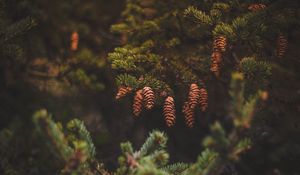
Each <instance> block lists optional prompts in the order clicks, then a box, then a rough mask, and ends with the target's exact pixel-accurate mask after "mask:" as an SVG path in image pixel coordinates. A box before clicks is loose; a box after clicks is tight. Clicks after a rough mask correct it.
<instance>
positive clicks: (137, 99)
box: [132, 90, 143, 117]
mask: <svg viewBox="0 0 300 175" xmlns="http://www.w3.org/2000/svg"><path fill="white" fill-rule="evenodd" d="M132 108H133V115H134V116H136V117H138V116H139V115H140V114H141V112H142V109H143V95H142V90H138V91H137V92H136V94H135V96H134V99H133V105H132Z"/></svg>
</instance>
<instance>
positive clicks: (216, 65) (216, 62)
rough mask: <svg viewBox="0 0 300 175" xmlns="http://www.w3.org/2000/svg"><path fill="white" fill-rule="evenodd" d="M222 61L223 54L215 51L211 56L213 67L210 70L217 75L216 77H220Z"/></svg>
mask: <svg viewBox="0 0 300 175" xmlns="http://www.w3.org/2000/svg"><path fill="white" fill-rule="evenodd" d="M221 61H222V54H221V52H218V51H214V52H213V53H212V55H211V67H210V70H211V71H212V72H213V73H214V74H215V75H216V77H219V76H220V64H221Z"/></svg>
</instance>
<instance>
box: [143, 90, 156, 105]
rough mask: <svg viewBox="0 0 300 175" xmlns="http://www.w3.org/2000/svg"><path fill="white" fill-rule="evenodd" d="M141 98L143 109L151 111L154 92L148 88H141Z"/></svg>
mask: <svg viewBox="0 0 300 175" xmlns="http://www.w3.org/2000/svg"><path fill="white" fill-rule="evenodd" d="M143 98H144V101H145V107H146V109H152V108H153V106H154V99H155V96H154V92H153V90H152V89H151V88H150V87H144V88H143Z"/></svg>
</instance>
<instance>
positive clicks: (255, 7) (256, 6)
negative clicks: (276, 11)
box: [248, 4, 266, 12]
mask: <svg viewBox="0 0 300 175" xmlns="http://www.w3.org/2000/svg"><path fill="white" fill-rule="evenodd" d="M265 8H266V5H265V4H250V5H249V7H248V10H250V11H252V12H256V11H259V10H262V9H265Z"/></svg>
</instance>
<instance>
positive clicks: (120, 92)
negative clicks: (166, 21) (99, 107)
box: [116, 86, 132, 100]
mask: <svg viewBox="0 0 300 175" xmlns="http://www.w3.org/2000/svg"><path fill="white" fill-rule="evenodd" d="M131 91H132V88H131V87H125V86H121V87H120V88H119V90H118V93H117V95H116V100H119V99H120V98H122V97H125V96H126V95H127V94H128V93H130V92H131Z"/></svg>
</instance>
